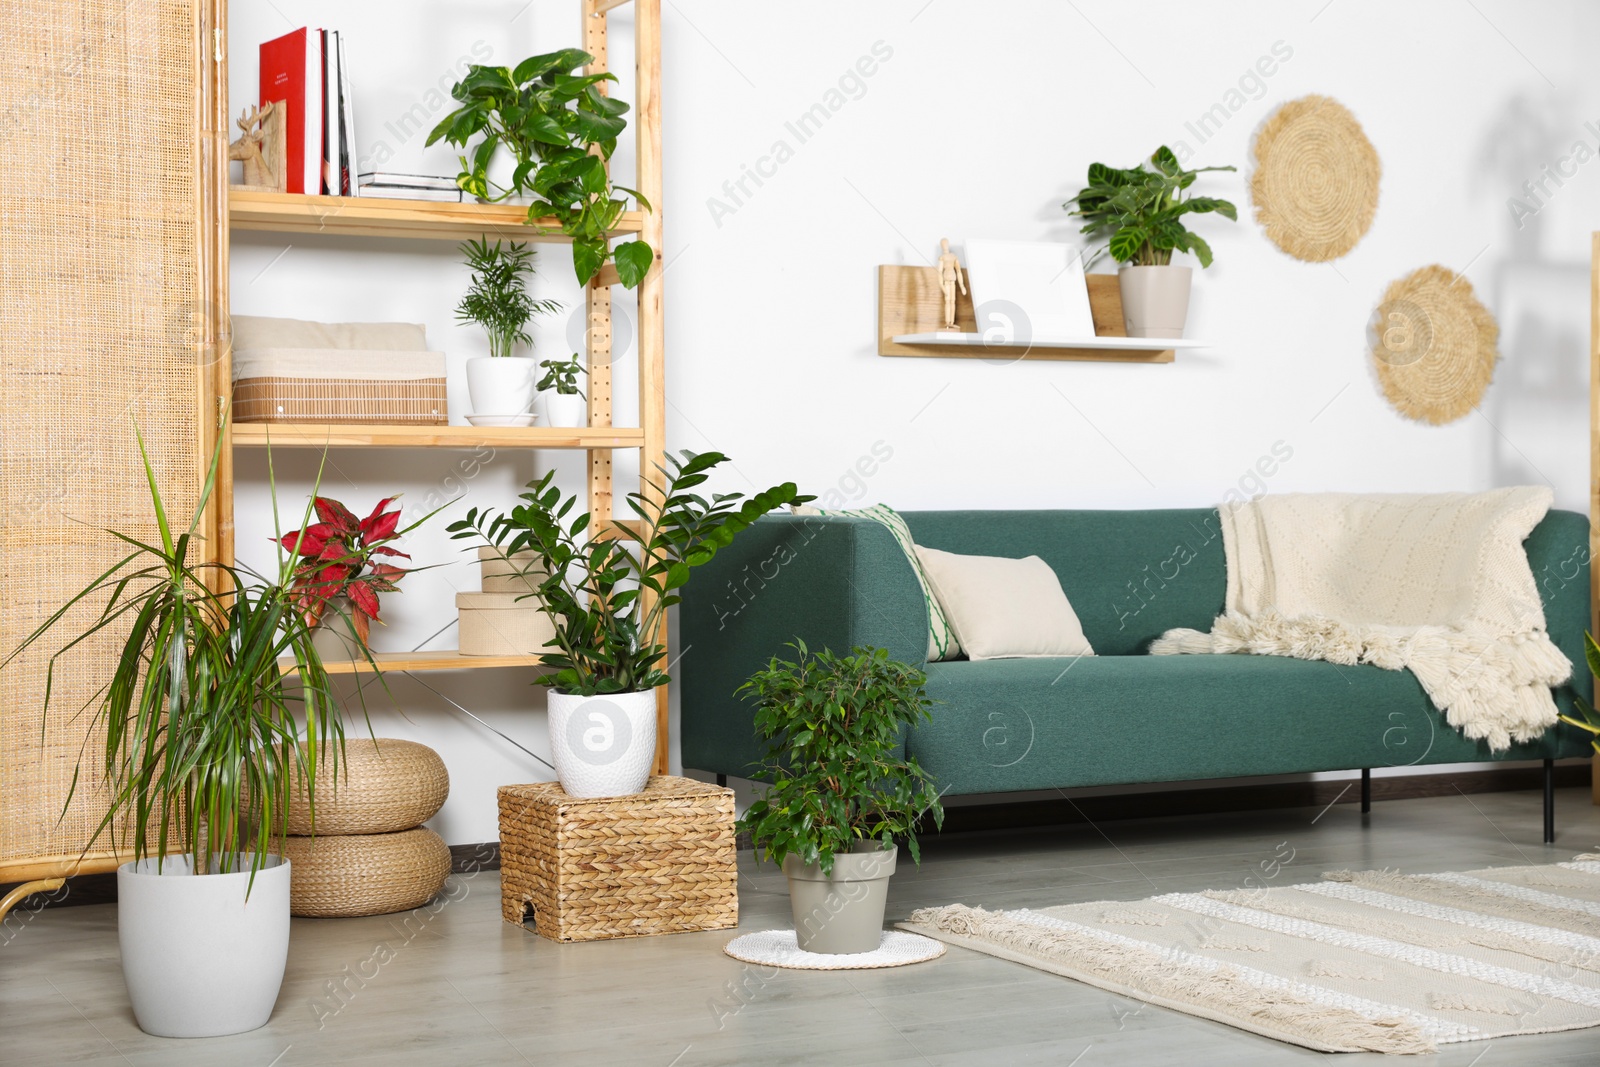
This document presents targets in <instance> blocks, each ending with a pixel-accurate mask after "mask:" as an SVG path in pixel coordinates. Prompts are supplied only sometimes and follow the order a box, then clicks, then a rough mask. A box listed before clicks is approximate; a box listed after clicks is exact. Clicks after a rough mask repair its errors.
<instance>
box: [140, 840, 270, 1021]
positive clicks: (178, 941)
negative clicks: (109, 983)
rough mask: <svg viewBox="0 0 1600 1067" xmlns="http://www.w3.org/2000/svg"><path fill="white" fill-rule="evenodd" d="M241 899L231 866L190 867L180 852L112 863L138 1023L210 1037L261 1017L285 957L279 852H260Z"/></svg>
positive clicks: (242, 883)
mask: <svg viewBox="0 0 1600 1067" xmlns="http://www.w3.org/2000/svg"><path fill="white" fill-rule="evenodd" d="M265 862H266V866H265V867H263V868H262V870H261V871H260V872H259V873H257V874H256V878H255V885H254V886H251V888H250V894H249V898H248V900H247V899H246V897H245V887H246V886H247V885H249V883H250V871H249V866H248V864H249V859H248V857H246V858H245V860H244V863H245V870H244V871H242V872H240V873H236V874H203V875H195V874H192V873H190V872H191V867H190V864H189V858H188V857H187V856H168V857H167V858H166V859H165V860H164V861H163V862H162V865H161V873H160V874H157V873H156V861H155V860H153V859H149V860H140V861H139V862H137V863H124V864H123V865H122V866H121V867H118V868H117V942H118V945H119V946H120V948H121V949H122V976H123V979H124V980H125V981H126V982H127V984H128V996H129V998H130V999H131V1000H132V1001H133V1017H134V1019H135V1020H137V1022H138V1023H139V1029H141V1030H143V1031H144V1032H145V1033H147V1034H154V1035H155V1036H156V1037H220V1036H222V1035H224V1034H242V1033H244V1032H245V1031H246V1030H254V1029H256V1028H257V1027H258V1026H264V1025H265V1024H266V1022H267V1020H268V1019H269V1018H271V1017H272V1007H273V1005H274V1004H276V1003H277V1001H278V990H279V989H280V988H281V987H282V986H283V972H284V968H285V966H286V965H287V963H288V960H289V861H288V860H286V859H283V858H282V857H279V856H268V857H266V861H265Z"/></svg>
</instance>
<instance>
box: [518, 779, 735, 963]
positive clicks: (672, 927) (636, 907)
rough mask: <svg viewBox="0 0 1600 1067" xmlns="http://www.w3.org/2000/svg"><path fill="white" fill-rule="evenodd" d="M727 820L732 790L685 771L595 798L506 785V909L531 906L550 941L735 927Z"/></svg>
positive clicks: (546, 786)
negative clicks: (637, 788) (633, 791)
mask: <svg viewBox="0 0 1600 1067" xmlns="http://www.w3.org/2000/svg"><path fill="white" fill-rule="evenodd" d="M733 824H734V809H733V790H731V789H726V788H723V787H721V786H715V785H709V784H706V783H704V782H695V781H690V780H689V779H687V778H675V777H670V776H664V775H663V776H657V777H654V778H651V779H650V781H649V782H648V783H647V784H646V785H645V789H644V792H643V793H636V794H633V795H632V796H622V797H598V798H593V799H579V798H577V797H569V796H567V794H566V793H565V792H563V791H562V789H561V786H560V785H559V784H558V783H555V782H541V783H538V784H534V785H507V786H501V787H500V903H501V914H502V915H503V917H504V918H505V920H506V922H509V923H516V924H517V925H521V924H522V923H523V922H524V920H525V918H526V915H527V909H528V908H529V907H531V908H532V909H533V920H534V926H535V928H536V929H537V930H538V932H539V933H540V935H542V936H544V937H547V938H550V939H551V940H552V941H598V940H602V939H605V938H613V937H638V936H641V935H646V934H671V933H685V932H689V931H694V930H726V929H729V928H731V927H734V926H737V925H738V924H739V892H738V872H737V869H736V864H737V859H738V853H737V851H736V846H735V843H734V825H733Z"/></svg>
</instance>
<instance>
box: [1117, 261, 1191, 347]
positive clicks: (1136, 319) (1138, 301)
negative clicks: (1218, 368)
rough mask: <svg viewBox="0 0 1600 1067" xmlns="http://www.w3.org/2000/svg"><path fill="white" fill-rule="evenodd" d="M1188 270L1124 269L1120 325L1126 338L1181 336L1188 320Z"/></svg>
mask: <svg viewBox="0 0 1600 1067" xmlns="http://www.w3.org/2000/svg"><path fill="white" fill-rule="evenodd" d="M1193 273H1194V272H1193V271H1192V270H1191V269H1190V268H1188V267H1173V266H1165V267H1123V268H1122V269H1121V270H1119V271H1118V272H1117V283H1118V285H1119V287H1120V288H1121V290H1122V325H1123V327H1124V328H1125V329H1126V330H1127V331H1128V336H1129V337H1182V336H1183V326H1184V323H1185V322H1187V321H1188V318H1189V283H1190V280H1191V278H1192V276H1193Z"/></svg>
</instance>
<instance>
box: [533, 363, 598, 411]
mask: <svg viewBox="0 0 1600 1067" xmlns="http://www.w3.org/2000/svg"><path fill="white" fill-rule="evenodd" d="M539 366H540V368H541V369H542V370H543V371H544V375H543V377H541V378H540V379H539V395H540V396H541V397H543V398H544V414H545V421H546V422H548V423H549V424H550V425H551V426H568V427H571V426H582V425H584V424H585V423H586V422H588V421H589V413H588V411H586V410H585V407H584V400H585V397H584V395H583V390H582V389H579V388H578V375H580V374H582V373H584V370H583V364H582V363H580V362H578V353H576V352H574V353H572V358H571V359H547V360H545V361H544V362H543V363H540V364H539Z"/></svg>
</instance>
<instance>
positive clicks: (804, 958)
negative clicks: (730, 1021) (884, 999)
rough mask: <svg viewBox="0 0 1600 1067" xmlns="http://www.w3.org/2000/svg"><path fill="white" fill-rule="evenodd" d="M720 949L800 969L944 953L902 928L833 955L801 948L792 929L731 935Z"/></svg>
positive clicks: (900, 961)
mask: <svg viewBox="0 0 1600 1067" xmlns="http://www.w3.org/2000/svg"><path fill="white" fill-rule="evenodd" d="M722 951H723V952H725V953H727V954H728V955H730V956H732V957H733V958H734V959H736V960H742V961H743V962H745V963H760V964H764V965H766V966H768V967H792V968H794V969H796V970H801V971H861V970H867V969H870V968H873V967H904V966H905V965H906V964H908V963H922V962H924V961H926V960H936V959H938V958H939V957H940V956H943V955H944V943H943V942H940V941H935V940H934V939H933V938H931V937H923V936H922V935H921V934H908V933H906V932H905V931H903V930H885V931H884V933H883V940H881V941H879V942H878V947H877V948H876V949H875V950H873V951H872V952H851V953H847V954H842V955H833V954H830V953H825V952H802V951H800V945H799V943H798V942H797V941H796V940H795V936H794V931H793V930H762V931H760V932H759V933H754V934H743V935H741V936H739V937H736V938H734V939H733V940H732V941H729V942H728V943H727V944H726V945H724V946H723V948H722Z"/></svg>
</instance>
